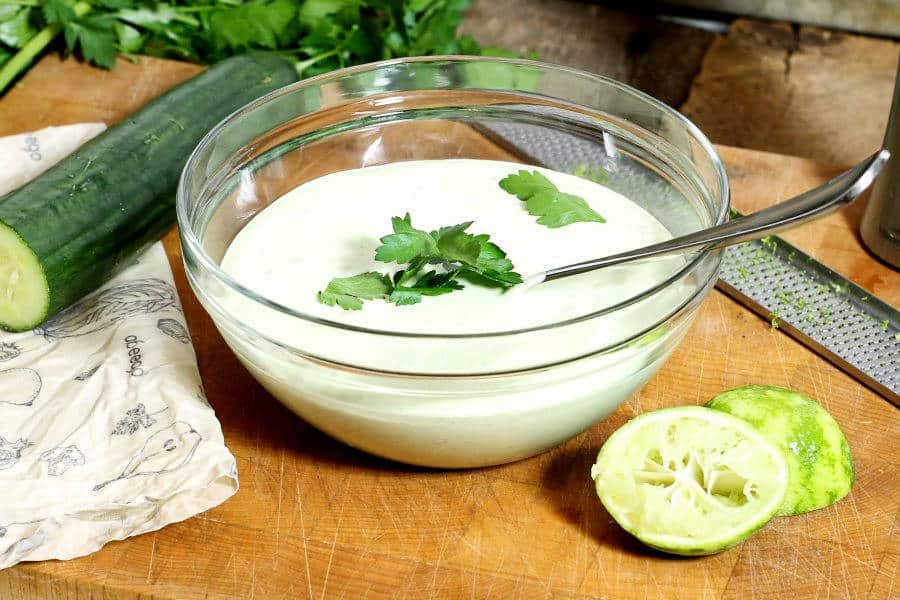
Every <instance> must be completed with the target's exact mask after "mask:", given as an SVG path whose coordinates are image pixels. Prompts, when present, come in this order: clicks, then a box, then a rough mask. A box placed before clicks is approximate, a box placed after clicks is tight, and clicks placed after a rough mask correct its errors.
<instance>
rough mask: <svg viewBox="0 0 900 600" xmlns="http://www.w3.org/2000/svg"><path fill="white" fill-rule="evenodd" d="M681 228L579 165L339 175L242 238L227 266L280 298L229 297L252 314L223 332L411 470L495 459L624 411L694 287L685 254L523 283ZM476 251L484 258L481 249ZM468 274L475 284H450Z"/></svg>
mask: <svg viewBox="0 0 900 600" xmlns="http://www.w3.org/2000/svg"><path fill="white" fill-rule="evenodd" d="M523 173H524V174H523ZM511 176H516V177H518V179H515V178H514V179H509V178H510V177H511ZM503 181H505V182H506V183H504V184H503V187H501V182H503ZM514 183H515V185H514ZM535 183H536V185H537V187H538V188H540V190H544V191H540V190H539V191H538V192H536V193H532V192H533V191H534V190H529V187H528V186H529V185H531V184H535ZM551 188H554V189H555V191H552V192H547V191H546V190H548V189H551ZM545 192H546V193H545ZM551 196H552V197H551ZM557 200H558V201H559V202H558V203H556V204H555V202H556V201H557ZM557 204H558V205H559V206H564V207H565V209H564V210H561V211H560V210H555V209H556V208H558V206H557ZM551 205H552V206H551ZM398 232H399V233H398ZM454 236H455V237H454ZM669 237H670V234H669V232H668V231H667V229H666V228H665V227H664V226H663V225H662V224H661V223H660V222H659V221H658V220H656V219H655V218H654V217H653V216H652V215H651V214H649V213H648V212H647V211H645V210H644V209H642V208H641V207H639V206H638V205H637V204H636V203H635V202H633V201H631V200H630V199H628V198H626V197H625V196H623V195H621V194H619V193H616V192H615V191H613V190H611V189H609V188H608V187H605V186H603V185H601V184H598V183H596V182H594V181H590V180H587V179H584V178H581V177H578V176H575V175H572V174H567V173H560V172H554V171H550V170H546V169H538V168H533V167H531V166H525V165H522V164H517V163H509V162H502V161H486V160H469V159H453V160H431V161H427V160H425V161H410V162H398V163H391V164H385V165H380V166H373V167H366V168H360V169H354V170H347V171H341V172H336V173H332V174H329V175H326V176H324V177H321V178H318V179H314V180H311V181H308V182H306V183H304V184H302V185H300V186H298V187H297V188H295V189H293V190H291V191H289V192H288V193H286V194H285V195H283V196H281V197H280V198H278V199H277V200H275V201H274V202H273V203H272V204H270V205H269V206H268V207H266V208H265V209H263V210H262V211H260V212H259V213H258V214H256V215H255V216H254V217H253V218H252V219H251V220H250V221H249V223H248V224H247V225H245V226H244V227H243V229H242V230H241V231H240V232H239V233H238V234H237V235H236V236H235V237H234V239H233V240H232V241H231V243H230V245H229V247H228V248H227V250H226V252H225V255H224V258H223V259H222V262H221V267H222V269H223V270H224V271H225V273H227V274H228V275H230V277H231V278H233V279H234V280H235V281H236V282H237V283H238V284H240V285H241V286H243V287H244V288H246V289H248V290H250V291H252V292H253V294H257V295H259V296H262V297H263V298H265V299H266V300H267V301H268V303H263V302H258V301H253V300H252V299H251V298H250V297H248V296H247V295H246V294H241V295H235V294H232V295H228V296H227V297H225V298H224V300H222V302H223V311H224V312H225V313H227V314H232V315H239V316H240V319H239V321H240V322H239V323H234V324H232V323H229V322H224V321H222V320H219V321H218V324H219V327H220V330H222V333H223V335H224V337H225V340H226V341H227V342H228V344H229V345H230V346H231V347H232V349H233V350H234V351H235V353H236V354H237V356H238V357H239V359H240V360H241V361H242V362H243V363H244V365H245V366H247V368H248V369H249V370H250V371H251V372H252V373H253V375H254V376H256V378H257V379H258V380H259V381H261V382H262V384H263V385H264V386H265V387H266V388H267V389H268V390H269V391H270V392H271V393H272V394H273V395H275V396H276V397H277V398H278V399H280V400H281V401H282V402H284V403H285V404H286V405H287V406H288V407H290V408H292V409H293V410H294V411H295V412H297V413H298V414H299V415H300V416H302V417H303V418H304V419H305V420H307V421H308V422H310V423H311V424H313V425H315V426H316V427H318V428H319V429H321V430H323V431H325V432H326V433H329V434H331V435H332V436H334V437H337V438H338V439H341V440H344V441H347V442H348V443H351V444H352V445H354V446H356V447H358V448H361V449H363V450H367V451H369V452H372V453H375V454H380V455H382V456H387V457H389V458H393V459H395V460H401V461H404V462H410V463H416V464H423V465H428V466H438V467H470V466H481V465H487V464H497V463H502V462H507V461H510V460H515V459H518V458H523V457H525V456H530V455H532V454H536V453H538V452H541V451H543V450H545V449H547V448H549V447H552V446H554V445H556V444H558V443H560V442H562V441H564V440H566V439H568V438H570V437H572V435H574V434H576V433H578V432H579V431H581V430H583V429H584V428H586V427H588V426H589V425H591V424H593V423H596V422H597V421H599V420H601V419H602V418H604V417H605V416H607V415H608V414H609V413H611V412H612V411H613V410H615V408H617V407H618V406H619V405H620V404H621V403H622V402H624V401H625V400H626V399H627V398H628V397H629V396H631V395H632V394H633V393H634V392H635V391H636V390H637V389H638V388H639V387H640V386H641V385H643V384H644V383H645V382H646V381H647V379H649V377H650V376H651V375H652V374H653V373H654V372H655V371H656V369H658V368H659V366H660V365H661V364H662V363H663V362H664V361H665V359H666V358H667V357H668V355H669V353H670V352H671V351H672V350H673V349H674V347H675V345H676V344H677V341H678V340H679V339H680V338H681V336H683V335H684V333H685V332H686V330H687V328H688V326H689V325H690V322H691V318H692V316H693V314H694V311H693V310H683V307H684V306H685V305H688V306H691V307H693V306H696V304H690V302H691V300H692V299H693V298H695V297H696V294H697V287H696V286H695V285H694V284H693V283H692V282H688V281H686V280H681V279H679V280H676V281H674V282H671V281H668V280H669V279H670V277H671V276H672V275H673V274H674V273H676V272H678V271H679V270H681V269H683V267H684V266H685V261H684V259H683V258H681V257H671V258H666V259H663V260H657V261H653V262H649V261H648V262H646V263H635V264H630V265H627V266H623V267H620V268H611V269H605V270H602V271H597V272H594V273H590V274H585V275H583V276H578V277H572V278H565V279H561V280H557V281H551V282H546V283H543V284H540V285H536V286H529V285H525V284H514V283H511V282H514V281H518V280H519V279H517V277H518V276H521V279H522V280H527V279H528V277H529V276H531V275H533V274H535V273H540V272H542V271H544V270H546V269H548V268H550V267H555V266H560V265H565V264H568V263H573V262H578V261H583V260H586V259H590V258H595V257H598V256H603V255H605V254H609V253H613V252H619V251H623V250H627V249H630V248H634V247H636V246H642V245H646V244H650V243H654V242H658V241H662V240H665V239H668V238H669ZM449 238H453V239H455V240H456V242H457V243H455V244H450V245H449V246H448V245H446V244H444V242H445V241H446V240H447V239H449ZM473 244H476V245H477V244H480V245H481V246H480V248H481V254H479V255H478V259H477V260H475V259H474V258H471V257H470V258H469V259H466V258H465V256H464V255H465V254H466V248H468V247H469V246H471V245H473ZM422 248H426V250H422ZM427 248H430V250H428V249H427ZM411 249H412V250H413V251H411ZM420 250H421V251H422V253H420V255H419V258H411V256H412V255H413V254H415V253H416V252H419V251H420ZM429 253H430V254H429ZM438 255H439V256H438ZM423 256H424V257H426V258H428V260H420V259H421V258H422V257H423ZM485 257H487V258H488V259H489V260H483V259H485ZM379 259H380V260H379ZM460 265H468V266H467V268H470V270H472V271H473V272H474V271H478V273H475V275H477V276H472V275H473V273H468V274H465V276H464V275H463V274H460V276H459V277H458V278H456V279H454V280H453V281H449V280H448V278H447V277H446V276H445V275H446V273H445V272H447V273H452V272H454V271H453V270H454V269H458V268H459V267H460ZM417 268H418V269H419V275H418V276H417V279H418V282H416V283H415V284H409V285H410V286H412V287H416V286H418V288H422V287H423V285H422V283H421V282H422V281H423V280H427V281H426V283H427V284H428V285H426V286H425V287H427V288H428V289H427V290H425V291H423V293H422V294H421V297H417V298H414V299H413V300H410V299H409V296H410V294H411V293H410V292H407V291H404V292H403V295H402V296H401V297H399V298H398V297H395V294H394V292H397V290H399V289H400V288H402V287H403V285H404V284H403V283H402V281H403V279H404V276H403V275H402V272H409V271H412V270H415V269H417ZM463 270H464V269H463ZM514 274H515V276H513V275H514ZM360 276H364V277H363V279H364V281H363V280H353V278H354V277H360ZM490 278H494V280H493V281H487V280H488V279H490ZM348 280H349V282H348ZM497 280H503V281H505V283H503V282H501V284H497ZM335 282H338V284H336V283H335ZM379 286H383V287H384V288H385V289H384V290H381V291H379ZM429 286H430V287H429ZM442 286H443V287H444V288H447V289H443V290H437V291H438V292H441V293H437V295H431V294H432V293H436V292H435V290H436V289H437V288H441V287H442ZM391 290H392V291H391ZM443 292H446V293H443ZM407 302H411V303H407ZM276 305H277V306H278V307H279V308H275V306H276ZM679 311H681V312H679ZM675 314H679V315H683V317H682V318H675V319H672V315H675ZM248 332H249V333H248ZM259 340H265V341H259ZM285 349H287V350H285ZM396 374H400V376H397V375H396Z"/></svg>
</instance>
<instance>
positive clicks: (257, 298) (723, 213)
mask: <svg viewBox="0 0 900 600" xmlns="http://www.w3.org/2000/svg"><path fill="white" fill-rule="evenodd" d="M409 63H495V64H507V65H516V66H521V67H529V68H532V69H540V70H543V71H556V72H558V73H564V74H568V75H570V76H574V77H577V78H582V79H585V80H586V81H587V82H590V81H594V82H597V83H601V84H603V85H608V86H610V87H613V88H618V89H619V90H620V91H622V92H625V93H627V94H630V95H632V96H634V97H635V98H637V99H638V100H641V101H643V102H646V103H647V104H649V105H651V106H653V107H654V108H656V109H658V110H660V111H662V112H664V113H667V114H668V115H669V116H671V117H673V118H674V119H675V120H676V121H678V122H679V123H680V124H681V125H682V126H683V127H684V128H685V129H686V130H687V131H688V132H689V133H690V135H691V136H692V137H693V138H694V139H695V140H696V141H697V142H698V143H699V144H700V147H701V148H702V149H703V151H704V152H706V154H707V155H708V157H709V159H710V161H711V163H712V165H713V167H714V169H715V172H716V176H717V178H718V181H719V189H718V190H713V191H714V192H715V193H717V195H718V196H717V197H718V198H720V199H721V201H722V205H721V208H720V209H719V212H718V214H716V215H715V220H714V222H713V225H719V224H722V223H724V222H725V221H726V219H727V217H728V215H729V210H730V206H731V198H730V188H729V184H728V175H727V173H726V172H725V166H724V164H723V163H722V160H721V158H720V157H719V154H718V153H717V152H716V150H715V148H714V147H713V145H712V142H710V141H709V139H708V138H707V137H706V135H705V134H704V133H703V132H702V131H701V130H700V128H699V127H697V126H696V125H694V123H693V122H691V121H690V120H689V119H688V118H687V117H685V116H684V115H682V114H681V113H680V112H678V111H677V110H675V109H674V108H672V107H671V106H669V105H668V104H666V103H664V102H662V101H660V100H657V99H656V98H654V97H653V96H650V95H649V94H646V93H644V92H642V91H640V90H638V89H636V88H633V87H631V86H629V85H627V84H625V83H622V82H620V81H617V80H615V79H612V78H610V77H605V76H603V75H596V74H593V73H590V72H588V71H583V70H581V69H576V68H574V67H568V66H564V65H557V64H553V63H547V62H542V61H537V60H530V59H524V58H505V57H488V56H465V55H454V54H446V55H435V56H415V57H406V58H394V59H390V60H383V61H378V62H372V63H366V64H362V65H356V66H352V67H346V68H343V69H338V70H335V71H330V72H328V73H323V74H321V75H316V76H315V77H309V78H307V79H301V80H300V81H297V82H296V83H292V84H289V85H286V86H284V87H282V88H279V89H277V90H275V91H273V92H270V93H268V94H266V95H265V96H262V97H260V98H257V99H256V100H253V101H252V102H249V103H248V104H246V105H244V106H243V107H241V108H239V109H237V110H236V111H234V112H233V113H231V114H230V115H229V116H227V117H225V118H224V119H223V120H222V121H221V122H219V123H218V124H217V125H216V126H215V127H213V128H212V129H211V130H210V131H209V133H207V134H206V135H205V136H204V137H203V138H202V139H201V140H200V142H199V143H198V144H197V147H196V148H195V149H194V150H193V152H191V155H190V156H189V157H188V160H187V163H185V166H184V169H183V170H182V172H181V177H180V178H179V182H178V189H177V192H176V200H175V209H176V216H177V220H178V228H179V235H180V238H181V244H182V247H183V250H182V252H183V255H184V258H185V262H187V259H188V258H190V259H192V260H194V261H195V262H196V263H197V264H198V265H199V267H200V268H201V269H203V270H206V271H207V272H208V273H211V274H212V275H213V276H214V277H215V278H216V280H217V281H218V282H219V283H221V284H222V285H224V286H225V287H226V288H228V289H230V290H231V291H233V292H236V293H238V294H240V295H241V296H243V297H245V298H247V299H249V300H251V301H252V302H255V303H257V304H261V305H263V306H265V307H266V308H268V309H270V310H275V311H277V312H279V313H283V314H285V315H287V316H290V317H294V318H298V319H302V320H304V321H308V322H311V323H315V324H317V325H323V326H326V327H331V328H334V329H338V330H343V331H349V332H355V333H364V334H369V335H380V336H389V337H405V338H418V339H475V338H493V337H504V336H516V335H520V334H525V333H531V332H536V331H542V330H547V329H554V328H557V327H564V326H567V325H572V324H574V323H579V322H582V321H587V320H590V319H592V318H596V317H599V316H601V315H605V314H609V313H610V312H613V311H615V310H617V309H619V308H622V307H624V306H627V305H630V304H633V303H635V302H639V301H641V300H643V299H645V298H647V297H649V296H652V295H653V294H655V293H656V292H658V291H660V290H662V289H664V288H666V287H667V286H669V285H670V284H671V283H673V282H675V281H677V280H679V279H681V278H682V277H684V276H685V275H686V274H687V273H689V272H690V271H691V270H692V269H693V268H694V267H695V266H697V265H698V263H700V262H701V261H702V260H704V259H705V258H706V257H707V256H709V254H710V253H711V252H712V250H708V249H705V250H702V251H700V252H698V253H697V254H696V255H695V256H694V257H693V258H692V259H691V260H690V261H688V262H687V263H686V264H685V265H684V267H682V268H681V269H679V270H678V271H676V272H675V273H674V274H672V275H671V276H669V277H668V278H667V279H666V280H664V281H662V282H660V283H659V284H658V285H655V286H653V287H652V288H649V289H646V290H644V291H642V292H641V293H639V294H637V295H635V296H633V297H631V298H628V299H626V300H623V301H621V302H619V303H617V304H615V305H612V306H607V307H604V308H602V309H600V310H597V311H594V312H591V313H588V314H584V315H579V316H577V317H573V318H570V319H565V320H562V321H555V322H552V323H544V324H541V325H536V326H532V327H527V328H523V329H510V330H501V331H489V332H480V333H462V334H458V333H419V332H416V333H411V332H404V331H393V330H386V329H373V328H368V327H359V326H356V325H350V324H347V323H340V322H338V321H332V320H330V319H323V318H321V317H317V316H314V315H310V314H307V313H303V312H300V311H297V310H294V309H292V308H290V307H288V306H285V305H283V304H281V303H278V302H275V301H273V300H270V299H269V298H266V297H264V296H261V295H259V294H257V293H256V292H254V291H253V290H252V289H250V288H247V287H245V286H243V285H242V284H240V283H238V282H237V281H236V280H235V279H234V278H232V277H231V276H230V275H228V274H227V273H225V272H224V271H223V270H222V269H220V268H219V266H218V265H217V264H216V263H215V261H214V260H213V259H212V258H211V257H210V256H209V254H207V252H206V250H204V248H203V244H202V242H201V241H200V239H199V238H198V237H197V234H196V233H195V232H194V229H193V227H192V226H191V223H190V215H189V211H188V207H187V204H188V203H187V197H188V191H187V179H188V177H189V174H190V173H191V172H192V170H193V169H194V167H195V164H196V162H197V160H199V158H200V155H201V153H202V152H203V150H204V149H205V148H206V147H207V146H209V145H210V144H213V143H215V140H216V138H217V137H218V135H219V133H220V132H221V131H222V130H223V129H225V128H226V127H228V126H229V125H230V124H232V123H233V122H235V121H236V120H238V119H240V118H241V117H242V116H244V115H245V114H246V113H248V112H251V111H253V110H254V109H256V108H258V107H260V106H262V105H264V104H266V103H268V102H270V101H271V100H273V99H275V98H278V97H279V96H282V95H284V94H289V93H292V92H294V91H296V90H299V89H302V88H304V87H309V86H314V85H319V84H321V83H323V82H327V81H329V80H334V79H340V78H342V77H345V76H347V75H354V74H360V73H366V72H371V71H377V70H379V69H383V68H385V67H391V66H395V65H403V64H409ZM473 89H474V88H473ZM497 91H503V90H499V89H498V90H497ZM510 91H511V93H520V92H515V91H514V90H510ZM556 99H558V100H561V101H563V102H566V103H569V104H574V103H572V102H570V101H567V100H565V99H562V98H556ZM583 108H586V109H588V110H591V111H594V110H595V109H592V108H590V107H583ZM298 116H301V115H298ZM187 271H188V272H187V275H188V280H189V281H193V280H194V279H195V277H194V276H193V274H192V273H191V272H190V268H189V267H187ZM717 272H718V269H714V270H713V271H712V276H711V277H710V278H708V279H707V280H706V281H704V282H703V283H702V284H700V285H698V286H697V291H696V292H695V293H694V294H692V295H691V297H690V298H688V299H687V300H686V301H685V302H683V303H681V304H680V305H679V306H677V307H673V310H672V312H670V313H669V314H668V315H667V316H666V317H664V318H662V319H660V320H659V322H657V323H654V324H653V325H652V326H650V327H648V328H646V330H645V331H652V330H653V329H655V328H656V327H658V326H659V325H661V324H662V323H664V322H666V321H668V320H670V319H672V318H673V317H675V316H676V315H677V314H678V313H680V312H681V311H682V310H684V309H685V308H686V307H687V306H690V305H692V304H693V303H694V301H695V300H696V297H697V296H698V295H700V294H702V293H704V291H705V290H708V289H709V285H708V284H709V279H711V278H712V277H715V276H717ZM641 335H643V333H639V334H637V335H636V336H633V337H640V336H641ZM627 341H628V340H622V341H619V342H617V343H616V344H613V346H619V345H621V344H622V343H627ZM603 350H608V348H607V349H600V350H598V351H603Z"/></svg>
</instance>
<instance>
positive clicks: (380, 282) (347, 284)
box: [319, 271, 393, 310]
mask: <svg viewBox="0 0 900 600" xmlns="http://www.w3.org/2000/svg"><path fill="white" fill-rule="evenodd" d="M392 288H393V285H392V284H391V279H390V277H388V276H387V275H382V274H381V273H375V272H373V271H370V272H368V273H360V274H359V275H354V276H353V277H335V278H334V279H332V280H331V281H330V282H329V284H328V287H326V288H325V289H324V290H323V291H321V292H319V302H321V303H322V304H327V305H328V306H334V305H335V304H336V305H338V306H340V307H341V308H343V309H344V310H359V309H361V308H362V305H363V303H362V301H363V300H376V299H378V298H386V297H388V296H389V295H390V293H391V289H392Z"/></svg>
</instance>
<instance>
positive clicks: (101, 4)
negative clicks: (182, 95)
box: [0, 0, 512, 92]
mask: <svg viewBox="0 0 900 600" xmlns="http://www.w3.org/2000/svg"><path fill="white" fill-rule="evenodd" d="M467 6H468V0H424V1H423V0H178V1H177V2H173V1H169V2H161V1H159V0H99V1H97V2H90V1H76V0H0V92H2V91H3V90H4V89H5V88H6V87H7V86H8V85H9V84H10V83H11V82H12V81H13V80H14V79H15V78H16V77H17V76H18V75H19V73H20V72H21V71H22V70H24V69H26V68H27V67H28V66H29V65H30V64H31V63H32V61H33V59H35V58H36V57H38V56H39V55H40V54H42V53H43V52H45V51H46V50H47V46H48V45H49V44H51V42H53V41H54V38H56V37H57V36H60V33H62V36H61V37H62V38H64V39H62V40H59V41H58V43H57V47H58V48H60V49H62V48H66V49H67V50H68V51H69V52H73V53H76V54H79V55H80V56H81V58H83V59H84V60H85V61H87V62H89V63H91V64H94V65H97V66H100V67H104V68H112V67H113V66H114V65H115V60H116V55H117V54H120V53H121V54H123V55H124V56H125V57H126V58H129V59H133V56H134V54H136V53H140V54H147V55H150V56H160V57H164V58H174V59H178V60H186V61H189V62H195V63H205V64H209V63H213V62H217V61H219V60H222V59H223V58H227V57H229V56H232V55H234V54H240V53H242V52H246V51H248V50H275V51H278V52H279V53H281V54H284V55H287V56H291V57H293V58H294V60H295V61H296V67H297V70H298V71H299V72H300V74H301V75H302V76H304V77H308V76H310V75H316V74H319V73H325V72H327V71H331V70H333V69H338V68H341V67H346V66H350V65H356V64H361V63H367V62H373V61H377V60H383V59H387V58H395V57H402V56H416V55H423V54H481V53H484V54H499V53H504V52H502V51H501V50H500V49H495V48H484V49H482V48H481V47H480V46H479V45H478V44H477V43H476V42H475V40H474V39H473V38H472V37H471V36H467V35H466V36H459V35H458V34H457V28H458V26H459V24H460V22H461V21H462V13H463V10H465V8H466V7H467ZM39 33H40V36H39V35H38V34H39ZM505 54H512V53H509V52H505ZM13 56H16V60H13ZM135 60H136V59H135Z"/></svg>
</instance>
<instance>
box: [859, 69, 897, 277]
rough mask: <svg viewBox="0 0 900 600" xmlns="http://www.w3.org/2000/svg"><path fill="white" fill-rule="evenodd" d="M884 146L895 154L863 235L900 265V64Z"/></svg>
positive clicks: (877, 250)
mask: <svg viewBox="0 0 900 600" xmlns="http://www.w3.org/2000/svg"><path fill="white" fill-rule="evenodd" d="M884 147H885V148H887V149H888V150H890V152H891V158H890V160H889V161H888V163H887V164H886V165H885V167H884V169H883V170H882V172H881V175H880V176H879V177H878V179H877V180H876V181H875V185H874V186H873V187H872V192H871V194H870V195H869V200H868V204H867V205H866V210H865V212H864V213H863V218H862V223H861V224H860V235H861V236H862V239H863V242H865V244H866V246H868V247H869V250H871V251H872V253H873V254H875V255H876V256H878V257H879V258H880V259H881V260H883V261H885V262H886V263H888V264H890V265H893V266H894V268H898V269H900V65H898V67H897V79H896V81H895V83H894V101H893V104H892V105H891V116H890V119H889V120H888V126H887V132H886V134H885V138H884Z"/></svg>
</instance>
